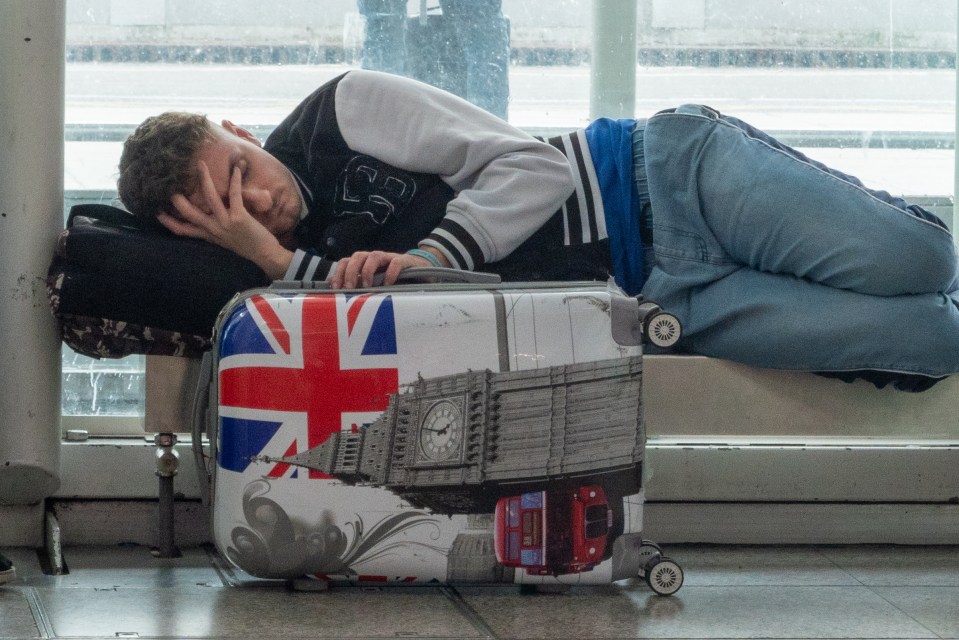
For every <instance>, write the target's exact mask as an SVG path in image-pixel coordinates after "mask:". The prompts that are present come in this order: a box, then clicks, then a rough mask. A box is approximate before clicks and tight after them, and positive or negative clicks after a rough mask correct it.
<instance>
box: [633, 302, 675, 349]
mask: <svg viewBox="0 0 959 640" xmlns="http://www.w3.org/2000/svg"><path fill="white" fill-rule="evenodd" d="M682 332H683V330H682V325H681V324H680V323H679V318H677V317H676V316H674V315H673V314H671V313H669V312H667V311H655V312H653V313H651V314H649V315H648V316H646V319H645V320H643V335H645V336H646V340H647V341H648V342H650V343H651V344H653V345H655V346H657V347H660V348H662V349H668V348H669V347H671V346H673V345H674V344H676V343H677V342H679V336H680V335H682Z"/></svg>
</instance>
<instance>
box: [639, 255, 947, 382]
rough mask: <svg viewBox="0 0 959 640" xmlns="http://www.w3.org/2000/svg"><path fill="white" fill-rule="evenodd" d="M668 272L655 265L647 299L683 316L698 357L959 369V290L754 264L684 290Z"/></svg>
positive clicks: (782, 364)
mask: <svg viewBox="0 0 959 640" xmlns="http://www.w3.org/2000/svg"><path fill="white" fill-rule="evenodd" d="M662 276H663V273H662V272H661V271H659V269H658V268H656V267H654V269H653V273H652V275H651V280H650V281H649V284H650V286H649V287H648V289H646V288H644V293H645V294H646V295H648V296H649V297H650V298H651V299H653V300H655V301H656V302H657V303H659V304H660V305H662V306H663V308H665V309H668V310H669V311H671V312H676V311H678V313H677V315H678V316H679V317H680V319H681V320H682V322H683V342H682V345H683V348H684V349H686V350H687V351H690V352H692V353H697V354H701V355H706V356H713V357H718V358H724V359H728V360H734V361H736V362H741V363H744V364H749V365H753V366H758V367H768V368H773V369H790V370H797V371H854V370H862V369H867V370H884V371H897V372H905V373H919V374H924V375H928V376H937V377H938V376H943V375H948V374H952V373H956V372H959V293H957V292H953V293H952V294H949V295H947V294H942V293H922V294H916V295H901V296H872V295H867V294H863V293H856V292H854V291H848V290H842V289H834V288H832V287H828V286H825V285H821V284H818V283H815V282H810V281H808V280H802V279H800V278H795V277H793V276H786V275H779V274H774V273H763V272H760V271H756V270H754V269H750V268H748V267H742V268H740V269H737V270H736V271H734V272H732V273H730V274H729V275H727V276H726V277H724V278H721V279H719V280H717V281H715V282H712V283H710V284H708V285H705V286H702V287H699V288H697V289H695V290H693V291H691V292H689V291H686V292H684V291H676V290H674V289H673V288H672V287H670V286H668V284H667V286H666V287H665V288H662V287H661V285H662V284H663V283H662V281H661V278H662ZM661 288H662V289H663V290H662V291H660V290H659V289H661Z"/></svg>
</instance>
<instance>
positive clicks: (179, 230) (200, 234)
mask: <svg viewBox="0 0 959 640" xmlns="http://www.w3.org/2000/svg"><path fill="white" fill-rule="evenodd" d="M157 221H158V222H159V223H160V224H162V225H163V226H164V227H166V228H167V230H169V231H170V232H171V233H174V234H176V235H178V236H185V237H188V238H200V239H201V240H210V237H209V234H208V233H207V232H206V231H204V230H203V229H201V228H200V227H198V226H197V225H195V224H193V223H192V222H189V221H185V220H178V219H177V218H174V217H173V216H171V215H170V214H168V213H160V214H158V215H157Z"/></svg>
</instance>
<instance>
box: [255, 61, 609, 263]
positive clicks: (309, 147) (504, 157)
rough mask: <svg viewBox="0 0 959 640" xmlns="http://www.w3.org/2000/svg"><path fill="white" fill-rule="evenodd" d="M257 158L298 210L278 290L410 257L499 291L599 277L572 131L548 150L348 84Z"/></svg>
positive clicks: (380, 78) (372, 83)
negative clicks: (283, 169) (424, 255)
mask: <svg viewBox="0 0 959 640" xmlns="http://www.w3.org/2000/svg"><path fill="white" fill-rule="evenodd" d="M264 148H265V149H266V150H267V151H268V152H270V153H271V154H272V155H274V156H275V157H276V158H278V159H279V160H280V161H281V162H283V163H284V165H286V166H287V167H288V168H289V169H290V171H291V172H292V173H293V175H294V177H295V178H296V180H297V181H298V183H299V186H300V189H301V192H302V193H303V196H304V201H305V204H306V212H305V217H304V218H303V220H302V221H301V224H300V226H299V228H298V230H297V232H298V243H299V246H300V248H299V249H297V250H296V251H295V253H294V258H293V261H292V263H291V265H290V268H289V270H288V271H287V274H286V278H287V279H293V280H322V279H324V278H325V277H326V276H327V274H328V273H329V270H330V268H331V266H332V264H333V263H334V262H335V261H336V260H338V259H340V258H342V257H346V256H348V255H350V254H352V253H353V252H355V251H360V250H372V249H380V250H385V251H397V252H401V251H406V250H408V249H410V248H413V247H415V246H417V245H418V244H422V245H427V246H430V247H434V248H436V249H438V250H439V251H441V252H442V253H443V255H444V256H446V258H447V259H448V260H449V261H450V264H451V265H453V266H454V267H456V268H459V269H468V270H484V271H492V272H494V273H499V274H500V275H502V276H503V278H504V279H506V280H577V279H606V278H607V277H608V276H609V274H610V271H611V261H610V257H609V246H608V240H607V234H606V225H605V217H604V213H603V207H602V198H601V196H600V193H599V187H598V183H597V180H596V175H595V169H594V165H593V162H592V159H591V157H590V153H589V148H588V145H587V144H586V139H585V134H584V132H583V131H578V132H574V133H571V134H568V135H565V136H559V137H557V138H554V139H551V140H549V141H548V143H546V142H544V141H543V140H539V139H535V138H533V137H531V136H529V135H527V134H525V133H523V132H521V131H519V130H517V129H515V128H514V127H512V126H510V125H509V124H507V123H505V122H503V121H502V120H500V119H498V118H495V117H494V116H491V115H490V114H488V113H486V112H485V111H483V110H482V109H479V108H477V107H475V106H473V105H471V104H469V103H467V102H466V101H464V100H461V99H459V98H457V97H455V96H452V95H450V94H448V93H446V92H443V91H440V90H438V89H435V88H433V87H430V86H428V85H425V84H422V83H419V82H416V81H413V80H409V79H407V78H402V77H399V76H394V75H389V74H383V73H378V72H373V71H359V70H357V71H350V72H347V73H345V74H343V75H341V76H339V77H337V78H335V79H333V80H331V81H330V82H328V83H326V84H324V85H323V86H321V87H320V88H319V89H317V90H316V91H315V92H314V93H313V94H311V95H310V96H309V97H307V98H306V99H305V100H304V101H303V102H302V103H301V104H300V105H299V106H297V107H296V109H295V110H294V111H293V112H292V113H291V114H290V115H289V116H288V117H287V118H286V119H284V121H283V122H282V123H280V125H279V126H278V127H277V128H276V130H275V131H274V132H273V133H272V134H271V135H270V136H269V138H268V139H267V141H266V143H265V144H264Z"/></svg>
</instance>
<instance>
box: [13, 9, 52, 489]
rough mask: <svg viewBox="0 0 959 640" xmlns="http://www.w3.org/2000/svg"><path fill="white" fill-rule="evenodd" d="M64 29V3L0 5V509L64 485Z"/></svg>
mask: <svg viewBox="0 0 959 640" xmlns="http://www.w3.org/2000/svg"><path fill="white" fill-rule="evenodd" d="M65 25H66V7H65V0H42V1H39V2H38V1H37V0H2V2H0V362H2V363H3V365H2V367H0V504H32V503H36V502H38V501H40V500H43V499H44V498H45V497H47V496H49V495H51V494H52V493H53V492H54V491H56V489H57V487H58V486H59V484H60V479H59V466H60V343H59V340H58V339H57V335H56V330H55V326H54V322H53V318H52V316H51V314H50V306H49V303H48V302H47V293H46V272H47V266H48V265H49V263H50V258H51V255H52V251H53V247H54V244H55V242H56V238H57V233H58V232H59V230H60V229H61V228H62V227H63V109H64V31H65Z"/></svg>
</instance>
